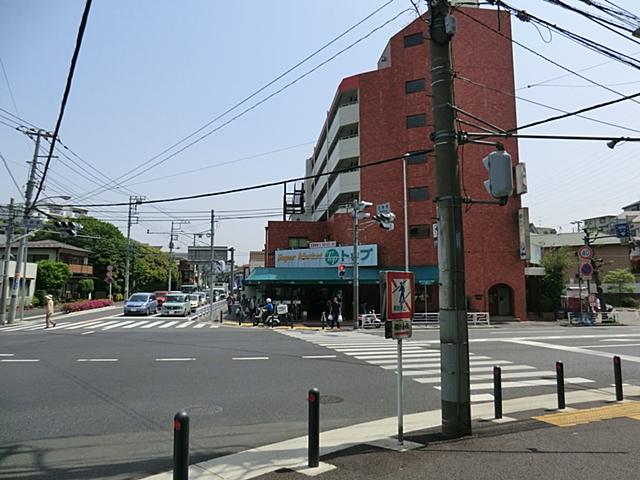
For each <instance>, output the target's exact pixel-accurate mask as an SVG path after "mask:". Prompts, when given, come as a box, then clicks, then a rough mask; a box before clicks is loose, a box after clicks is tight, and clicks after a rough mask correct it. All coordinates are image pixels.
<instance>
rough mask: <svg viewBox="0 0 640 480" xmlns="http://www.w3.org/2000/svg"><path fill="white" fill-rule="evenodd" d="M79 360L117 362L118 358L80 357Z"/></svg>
mask: <svg viewBox="0 0 640 480" xmlns="http://www.w3.org/2000/svg"><path fill="white" fill-rule="evenodd" d="M76 361H77V362H117V361H118V359H117V358H79V359H78V360H76Z"/></svg>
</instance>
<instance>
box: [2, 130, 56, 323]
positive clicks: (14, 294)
mask: <svg viewBox="0 0 640 480" xmlns="http://www.w3.org/2000/svg"><path fill="white" fill-rule="evenodd" d="M28 135H29V136H31V135H35V137H36V140H35V142H36V145H35V149H34V151H33V160H32V161H31V167H30V169H29V181H28V182H27V188H26V191H25V196H24V213H23V216H22V218H23V222H22V223H23V224H24V223H25V221H26V220H27V219H28V218H29V211H30V210H31V197H32V195H33V189H34V187H35V185H36V173H37V167H38V152H39V151H40V138H41V137H45V138H51V137H52V136H53V134H51V133H49V132H46V131H44V130H35V131H31V130H29V133H28ZM26 245H27V236H26V235H24V236H22V238H21V239H20V244H19V246H18V253H17V255H16V268H15V273H14V277H13V285H12V287H11V303H10V304H9V320H8V323H13V322H14V321H15V319H16V306H17V303H18V287H19V286H21V284H22V286H23V287H24V286H26V284H25V278H24V277H25V276H26V275H24V274H23V275H22V278H21V274H20V270H21V267H22V262H23V257H24V254H25V251H26ZM24 273H25V274H26V271H25V272H24Z"/></svg>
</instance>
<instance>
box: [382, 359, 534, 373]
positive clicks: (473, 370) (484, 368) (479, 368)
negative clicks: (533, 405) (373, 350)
mask: <svg viewBox="0 0 640 480" xmlns="http://www.w3.org/2000/svg"><path fill="white" fill-rule="evenodd" d="M506 363H510V362H508V361H506V360H494V361H493V362H492V365H501V367H500V368H501V369H502V371H503V372H505V371H513V370H535V367H532V366H530V365H505V364H506ZM492 365H480V366H473V367H471V368H469V371H470V372H471V373H483V372H489V371H491V368H492ZM403 366H404V369H405V370H407V369H412V368H434V367H435V368H434V370H430V372H433V374H434V375H435V374H438V373H440V362H438V363H415V364H409V365H405V364H404V362H403ZM380 367H381V368H384V369H385V370H395V369H396V364H395V363H394V364H393V365H380Z"/></svg>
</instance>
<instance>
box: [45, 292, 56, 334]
mask: <svg viewBox="0 0 640 480" xmlns="http://www.w3.org/2000/svg"><path fill="white" fill-rule="evenodd" d="M44 298H45V299H46V301H47V304H46V306H45V314H44V319H45V324H46V326H45V327H44V328H49V324H51V326H52V327H55V326H56V322H54V321H53V320H51V316H52V315H53V296H52V295H51V294H48V295H45V297H44Z"/></svg>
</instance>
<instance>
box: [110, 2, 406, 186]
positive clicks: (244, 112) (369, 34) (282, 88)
mask: <svg viewBox="0 0 640 480" xmlns="http://www.w3.org/2000/svg"><path fill="white" fill-rule="evenodd" d="M409 10H410V9H405V10H403V11H401V12H400V13H398V14H397V15H395V16H394V17H393V18H391V19H389V20H387V21H386V22H384V23H383V24H381V25H379V26H378V27H376V28H374V29H373V30H371V31H370V32H369V33H367V34H366V35H364V36H362V37H360V38H359V39H357V40H356V41H354V42H353V43H351V44H349V45H347V46H346V47H345V48H343V49H341V50H339V51H338V52H337V53H335V54H334V55H332V56H330V57H329V58H328V59H326V60H324V61H322V62H320V63H319V64H318V65H316V66H315V67H313V68H311V69H310V70H307V71H306V72H304V73H302V74H301V75H299V76H298V77H296V78H294V79H293V80H291V81H290V82H288V83H286V84H285V85H284V86H282V87H280V88H279V89H277V90H275V91H274V92H272V93H270V94H269V95H267V96H266V97H264V98H263V99H261V100H259V101H257V102H256V103H254V104H253V105H251V106H250V107H247V108H246V109H244V110H242V111H241V112H240V113H238V114H236V115H234V116H233V117H231V118H230V119H228V120H226V121H225V122H223V123H221V124H220V125H218V126H217V127H215V128H213V129H211V130H209V131H207V132H205V133H204V134H202V135H200V136H199V137H197V138H196V139H195V140H193V141H192V142H190V143H188V144H186V145H185V146H183V147H182V148H180V149H178V150H176V151H175V152H173V153H171V154H170V155H168V156H166V157H164V158H162V159H160V160H158V161H156V162H155V163H153V164H151V165H150V166H149V168H155V167H157V166H159V165H161V164H163V163H165V162H167V161H168V160H170V159H171V158H173V157H175V156H176V155H178V154H180V153H182V152H184V151H185V150H187V149H188V148H190V147H191V146H193V145H195V144H196V143H198V142H200V141H202V140H204V139H205V138H207V137H208V136H210V135H211V134H213V133H215V132H217V131H219V130H221V129H223V128H224V127H226V126H227V125H229V124H230V123H232V122H234V121H235V120H237V119H238V118H241V117H243V116H244V115H246V114H247V113H249V112H251V111H252V110H254V109H256V108H257V107H259V106H260V105H262V104H263V103H265V102H267V101H268V100H270V99H271V98H273V97H275V96H276V95H279V94H280V93H282V92H283V91H284V90H286V89H287V88H289V87H291V86H292V85H294V84H296V83H298V82H299V81H300V80H302V79H303V78H305V77H307V76H309V75H311V74H312V73H313V72H315V71H316V70H318V69H320V68H321V67H323V66H324V65H326V64H327V63H329V62H331V61H332V60H334V59H335V58H337V57H338V56H340V55H342V54H343V53H344V52H346V51H348V50H350V49H351V48H353V47H355V46H356V45H357V44H358V43H360V42H362V41H364V40H366V39H367V38H369V37H370V36H371V35H373V34H374V33H375V32H377V31H378V30H381V29H382V28H384V27H385V26H387V25H388V24H389V23H391V22H393V21H394V20H396V19H397V18H398V17H400V15H402V14H404V13H406V12H407V11H409ZM243 103H244V102H243ZM200 131H201V130H200ZM156 158H158V155H156V156H155V157H153V159H150V160H147V161H145V162H143V163H142V164H140V165H139V166H137V167H135V168H133V169H130V170H128V171H127V172H125V173H123V174H122V175H120V176H118V177H116V180H120V179H121V178H123V177H125V176H127V175H130V174H132V173H133V172H135V171H136V170H139V169H140V168H144V167H146V166H147V165H149V163H151V161H152V160H155V159H156Z"/></svg>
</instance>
